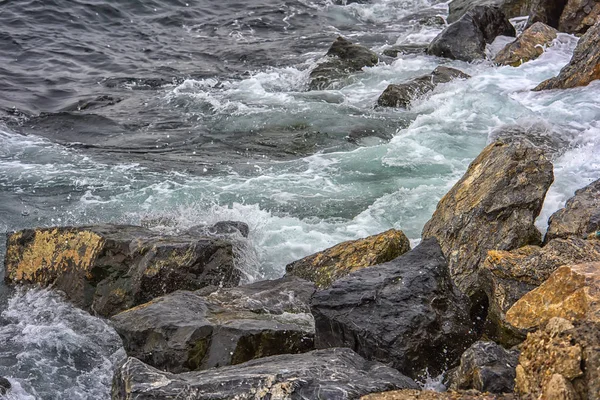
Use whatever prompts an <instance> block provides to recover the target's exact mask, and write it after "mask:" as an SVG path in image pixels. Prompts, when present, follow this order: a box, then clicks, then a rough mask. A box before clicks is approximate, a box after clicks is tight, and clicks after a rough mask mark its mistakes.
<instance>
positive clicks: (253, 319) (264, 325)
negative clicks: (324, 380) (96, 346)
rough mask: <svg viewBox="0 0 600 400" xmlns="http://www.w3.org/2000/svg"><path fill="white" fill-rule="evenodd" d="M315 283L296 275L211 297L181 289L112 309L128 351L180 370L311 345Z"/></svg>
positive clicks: (158, 365) (222, 291)
mask: <svg viewBox="0 0 600 400" xmlns="http://www.w3.org/2000/svg"><path fill="white" fill-rule="evenodd" d="M314 290H315V288H314V285H313V284H312V283H310V282H308V281H305V280H303V279H300V278H297V277H293V276H292V277H286V278H283V279H278V280H275V281H263V282H258V283H255V284H251V285H245V286H240V287H237V288H230V289H219V290H217V291H215V292H213V293H211V294H209V295H208V296H201V295H200V294H198V293H195V292H188V291H177V292H175V293H171V294H169V295H167V296H164V297H160V298H157V299H154V300H152V301H151V302H149V303H147V304H143V305H141V306H138V307H135V308H133V309H131V310H127V311H124V312H122V313H120V314H117V315H115V316H114V317H113V318H112V322H113V325H114V328H115V330H116V331H117V332H118V333H119V335H120V336H121V338H122V339H123V346H124V347H125V351H126V352H127V355H128V356H131V357H136V358H139V359H140V360H142V361H143V362H145V363H147V364H150V365H152V366H153V367H156V368H159V369H162V370H166V371H170V372H183V371H190V370H202V369H208V368H213V367H220V366H225V365H232V364H240V363H243V362H246V361H249V360H252V359H254V358H260V357H267V356H272V355H276V354H284V353H303V352H306V351H310V350H313V349H314V322H313V318H312V315H311V314H310V310H309V308H308V303H309V301H310V297H311V295H312V294H313V292H314Z"/></svg>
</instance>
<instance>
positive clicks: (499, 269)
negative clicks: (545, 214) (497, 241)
mask: <svg viewBox="0 0 600 400" xmlns="http://www.w3.org/2000/svg"><path fill="white" fill-rule="evenodd" d="M593 261H600V241H598V240H583V239H579V238H568V239H554V240H552V241H550V243H548V244H547V245H546V246H544V247H538V246H525V247H521V248H519V249H516V250H513V251H500V250H491V251H489V252H488V256H487V258H486V259H485V262H484V263H483V265H482V266H481V267H480V271H479V282H480V284H481V287H482V288H483V290H484V291H485V293H486V295H487V297H488V302H489V308H488V316H487V321H486V329H485V331H486V334H487V336H488V337H489V338H491V339H493V340H496V341H498V342H499V343H502V344H504V345H505V346H512V345H515V344H518V343H520V342H521V341H522V340H523V339H524V337H523V335H522V334H520V333H519V331H515V330H514V329H512V327H511V326H510V325H509V324H507V323H506V312H507V311H508V310H509V309H510V308H511V307H512V306H513V304H515V303H516V302H517V301H518V300H519V299H520V298H521V297H523V296H524V295H525V294H526V293H528V292H530V291H532V290H533V289H535V288H536V287H538V286H540V285H541V284H542V283H543V282H544V281H546V280H547V279H548V278H549V277H550V275H551V274H552V273H553V272H554V271H556V270H557V269H558V267H560V266H562V265H565V264H574V263H581V262H593Z"/></svg>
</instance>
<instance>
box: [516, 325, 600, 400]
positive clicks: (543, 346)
mask: <svg viewBox="0 0 600 400" xmlns="http://www.w3.org/2000/svg"><path fill="white" fill-rule="evenodd" d="M599 348H600V324H598V323H597V322H585V323H578V324H575V325H573V324H571V323H569V322H568V321H566V320H564V319H562V318H553V319H551V320H550V321H549V322H548V324H547V325H546V327H545V328H544V329H541V330H539V331H537V332H535V333H530V334H529V335H527V340H526V341H525V342H523V344H522V346H521V355H520V357H519V365H518V366H517V378H516V382H515V392H516V393H518V394H520V395H521V396H522V397H523V398H534V399H537V398H539V399H573V400H578V399H594V400H595V399H598V398H600V397H599V396H600V351H598V349H599Z"/></svg>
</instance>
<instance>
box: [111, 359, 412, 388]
mask: <svg viewBox="0 0 600 400" xmlns="http://www.w3.org/2000/svg"><path fill="white" fill-rule="evenodd" d="M416 387H417V385H416V383H415V382H414V381H413V380H411V379H409V378H407V377H406V376H404V375H402V374H400V373H399V372H398V371H396V370H394V369H392V368H389V367H386V366H385V365H383V364H380V363H377V362H373V361H367V360H365V359H364V358H362V357H360V356H359V355H357V354H356V353H354V352H353V351H352V350H350V349H343V348H339V349H326V350H317V351H312V352H310V353H304V354H295V355H289V354H286V355H279V356H273V357H268V358H262V359H260V360H252V361H248V362H246V363H244V364H240V365H236V366H229V367H223V368H213V369H210V370H207V371H200V372H187V373H183V374H172V373H169V372H162V371H160V370H157V369H155V368H153V367H150V366H148V365H146V364H144V363H142V362H141V361H139V360H138V359H136V358H128V359H127V360H126V361H125V363H123V365H121V366H120V367H119V368H118V369H117V371H116V373H115V376H114V378H113V387H112V398H113V399H114V400H118V399H123V400H125V399H136V400H154V399H156V400H158V399H161V400H163V399H165V400H166V399H173V400H175V399H195V400H212V399H248V400H250V399H264V400H268V399H319V398H322V399H335V400H337V399H340V400H346V399H348V400H349V399H356V398H358V397H360V396H362V395H365V394H368V393H372V392H377V391H383V390H393V389H401V388H416Z"/></svg>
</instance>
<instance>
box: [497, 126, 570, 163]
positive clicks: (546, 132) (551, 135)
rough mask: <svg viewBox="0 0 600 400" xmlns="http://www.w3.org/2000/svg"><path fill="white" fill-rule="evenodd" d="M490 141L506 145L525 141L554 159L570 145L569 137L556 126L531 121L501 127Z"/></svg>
mask: <svg viewBox="0 0 600 400" xmlns="http://www.w3.org/2000/svg"><path fill="white" fill-rule="evenodd" d="M488 140H489V141H490V142H494V141H497V140H500V141H502V142H504V143H511V142H514V141H524V140H525V141H528V142H530V143H531V144H532V145H534V146H535V147H537V148H539V149H541V150H542V151H544V153H545V154H546V156H548V157H553V158H554V157H557V156H560V155H562V154H563V153H564V152H565V151H566V150H567V149H568V148H569V144H570V143H569V142H570V140H569V137H568V136H566V135H565V134H564V133H563V132H559V131H556V130H555V127H554V126H551V125H549V124H547V123H545V122H542V121H536V120H531V119H528V120H527V121H519V122H518V123H515V124H505V125H501V126H500V127H498V128H496V129H494V130H493V131H492V132H490V134H489V135H488Z"/></svg>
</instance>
